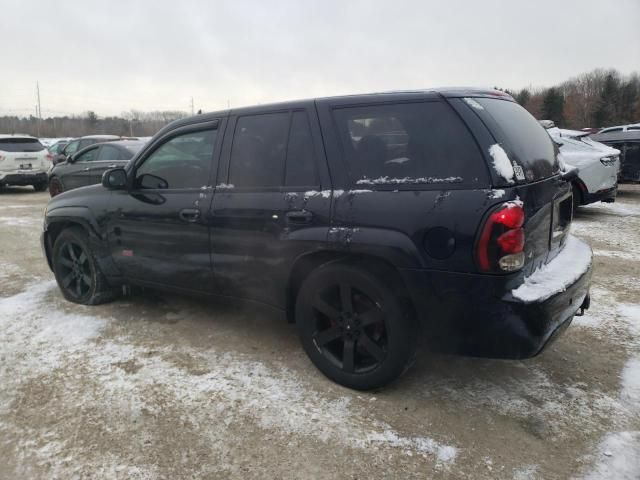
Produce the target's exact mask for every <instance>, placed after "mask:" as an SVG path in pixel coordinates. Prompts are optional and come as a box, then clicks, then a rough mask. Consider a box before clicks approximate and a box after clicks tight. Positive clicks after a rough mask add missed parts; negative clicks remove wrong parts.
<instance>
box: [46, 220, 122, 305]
mask: <svg viewBox="0 0 640 480" xmlns="http://www.w3.org/2000/svg"><path fill="white" fill-rule="evenodd" d="M53 272H54V274H55V277H56V281H57V282H58V286H59V287H60V290H61V291H62V295H64V298H66V299H67V300H69V301H71V302H74V303H80V304H83V305H97V304H99V303H104V302H108V301H110V300H112V299H113V297H114V296H115V290H114V289H113V288H111V287H110V286H109V284H108V283H107V280H106V278H105V277H104V275H103V274H102V272H101V271H100V267H99V265H98V262H97V261H96V259H95V257H94V256H93V254H92V252H91V249H90V247H89V241H88V236H87V234H86V233H85V232H84V230H82V229H81V228H69V229H66V230H63V231H62V233H60V235H59V236H58V238H57V239H56V241H55V244H54V246H53Z"/></svg>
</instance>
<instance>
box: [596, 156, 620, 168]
mask: <svg viewBox="0 0 640 480" xmlns="http://www.w3.org/2000/svg"><path fill="white" fill-rule="evenodd" d="M617 159H618V157H602V158H601V159H600V163H602V164H603V165H604V166H605V167H610V166H611V165H613V164H614V163H616V160H617Z"/></svg>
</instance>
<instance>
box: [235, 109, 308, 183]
mask: <svg viewBox="0 0 640 480" xmlns="http://www.w3.org/2000/svg"><path fill="white" fill-rule="evenodd" d="M229 183H230V184H232V185H233V186H235V187H265V188H271V187H283V186H290V187H293V186H300V187H301V186H313V185H317V184H318V180H317V173H316V163H315V157H314V149H313V140H312V137H311V130H310V127H309V119H308V117H307V114H306V112H304V111H295V112H282V113H266V114H261V115H250V116H244V117H240V118H238V122H237V124H236V129H235V135H234V137H233V144H232V147H231V165H230V167H229Z"/></svg>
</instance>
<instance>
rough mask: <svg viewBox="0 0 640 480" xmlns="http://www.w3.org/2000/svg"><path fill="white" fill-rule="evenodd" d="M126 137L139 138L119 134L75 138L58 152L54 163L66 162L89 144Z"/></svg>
mask: <svg viewBox="0 0 640 480" xmlns="http://www.w3.org/2000/svg"><path fill="white" fill-rule="evenodd" d="M125 139H127V140H128V139H130V140H137V138H128V137H127V138H125V137H119V136H117V135H87V136H86V137H80V138H74V139H73V140H71V141H69V143H67V145H66V146H65V147H64V148H63V149H62V150H61V151H60V152H58V155H57V156H56V157H54V159H53V164H54V165H56V164H58V163H60V162H64V161H65V160H66V159H67V157H70V156H71V155H73V154H74V153H76V152H79V151H80V150H82V149H83V148H86V147H88V146H89V145H93V144H95V143H102V142H115V141H116V140H125Z"/></svg>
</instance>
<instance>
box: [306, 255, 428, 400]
mask: <svg viewBox="0 0 640 480" xmlns="http://www.w3.org/2000/svg"><path fill="white" fill-rule="evenodd" d="M296 323H297V328H298V334H299V336H300V340H301V342H302V345H303V347H304V349H305V351H306V352H307V354H308V355H309V357H310V359H311V361H312V362H313V363H314V364H315V366H316V367H317V368H318V369H319V370H320V371H321V372H322V373H324V374H325V375H326V376H327V377H329V378H330V379H332V380H333V381H335V382H337V383H339V384H341V385H344V386H346V387H349V388H353V389H356V390H370V389H373V388H379V387H382V386H384V385H386V384H387V383H389V382H391V381H393V380H395V379H396V378H398V377H399V376H400V375H401V374H402V373H403V372H404V371H405V370H406V369H407V367H408V365H409V363H410V362H411V360H412V359H413V357H414V353H415V338H416V332H415V327H414V323H415V322H414V321H413V318H412V317H411V315H409V313H408V312H407V311H406V309H405V308H403V306H402V302H401V301H400V299H399V298H398V296H397V295H396V294H395V293H394V290H393V289H392V288H390V287H389V286H387V284H386V283H385V282H384V281H383V280H382V279H379V278H378V277H377V276H375V275H373V274H372V273H370V272H369V271H367V270H364V269H362V268H358V267H354V266H350V265H343V264H330V265H326V266H322V267H319V268H318V269H317V270H316V271H314V272H312V273H311V274H310V276H309V277H307V279H306V280H305V281H304V283H303V284H302V287H301V288H300V292H299V294H298V297H297V299H296Z"/></svg>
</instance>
